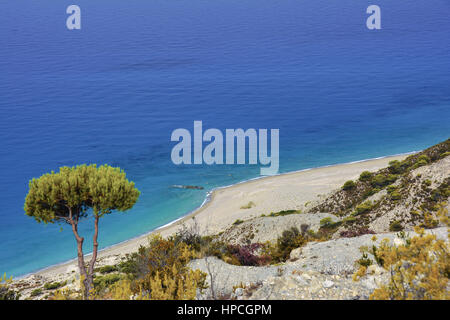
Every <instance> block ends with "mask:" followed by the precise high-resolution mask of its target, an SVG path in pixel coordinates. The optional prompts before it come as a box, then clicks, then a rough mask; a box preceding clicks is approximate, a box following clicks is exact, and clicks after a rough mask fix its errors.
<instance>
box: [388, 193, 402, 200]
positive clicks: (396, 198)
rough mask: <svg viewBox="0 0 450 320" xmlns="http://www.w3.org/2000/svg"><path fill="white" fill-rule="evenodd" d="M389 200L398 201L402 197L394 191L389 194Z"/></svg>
mask: <svg viewBox="0 0 450 320" xmlns="http://www.w3.org/2000/svg"><path fill="white" fill-rule="evenodd" d="M390 198H391V200H394V201H396V200H400V199H401V198H402V195H401V194H400V192H398V191H394V192H392V193H391V194H390Z"/></svg>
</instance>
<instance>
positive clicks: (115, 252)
mask: <svg viewBox="0 0 450 320" xmlns="http://www.w3.org/2000/svg"><path fill="white" fill-rule="evenodd" d="M417 152H420V151H413V152H408V153H402V154H396V155H389V156H383V157H377V158H372V159H363V160H357V161H352V162H347V163H341V164H333V165H325V166H320V167H314V168H306V169H300V170H295V171H289V172H284V173H279V174H277V175H273V176H259V177H255V178H251V179H247V180H244V181H240V182H237V183H235V184H232V185H227V186H222V187H217V188H214V189H212V190H211V191H209V192H208V193H207V195H206V197H205V200H204V201H203V202H202V204H201V205H200V206H199V207H197V208H196V209H194V210H192V211H190V212H189V213H187V214H185V215H184V216H182V217H180V218H178V219H175V220H173V221H171V222H169V223H167V224H165V225H163V226H161V227H157V228H155V229H152V230H150V231H148V232H146V233H144V234H141V235H139V236H136V237H133V238H130V239H127V240H125V241H122V242H119V243H116V244H114V245H111V246H108V247H105V248H103V249H101V250H99V251H98V259H97V261H98V260H100V259H102V258H107V257H110V256H123V255H124V254H126V253H131V252H134V251H137V249H138V248H139V246H140V245H143V244H146V243H147V239H148V237H149V236H150V235H151V234H157V233H159V234H161V235H162V236H163V237H166V236H168V235H170V234H173V233H175V232H176V231H177V229H178V228H179V227H180V226H182V225H183V224H185V223H186V222H188V221H189V220H191V219H192V218H197V217H198V218H199V219H198V220H196V221H197V222H198V223H199V226H200V227H202V228H203V229H205V230H203V232H206V233H215V232H218V231H219V230H220V229H223V230H224V229H226V228H227V227H229V226H230V225H231V224H232V221H233V219H234V218H235V217H236V216H239V218H247V219H248V218H252V217H255V216H254V215H252V214H249V213H253V212H252V211H254V210H251V209H250V210H245V212H244V213H243V214H238V215H236V213H234V214H231V213H230V214H228V213H225V214H224V213H223V212H222V214H221V212H216V211H217V210H212V211H213V212H212V213H211V214H210V215H208V214H207V211H208V208H210V207H211V206H212V205H215V204H216V203H215V200H216V198H217V197H218V196H219V195H221V194H222V195H223V194H224V193H227V195H230V194H231V195H233V194H236V193H238V194H241V193H242V191H241V192H239V189H245V188H246V187H249V186H251V185H254V184H256V185H258V184H259V187H261V186H263V185H265V184H270V182H271V181H272V183H274V182H276V181H277V180H283V179H284V180H292V178H294V179H295V180H297V178H300V181H302V182H306V183H307V182H308V180H307V178H308V177H304V178H306V179H305V180H301V178H302V175H307V173H310V176H311V173H312V175H314V173H317V174H319V176H320V175H321V173H326V172H324V171H331V172H330V173H331V175H336V172H337V176H338V180H345V181H346V180H348V179H350V178H349V175H348V174H345V173H344V171H345V170H339V169H345V168H347V169H349V168H351V170H350V171H352V172H351V173H353V175H354V173H355V172H358V173H360V172H362V171H364V170H365V169H369V168H370V170H375V169H379V168H383V167H385V166H387V164H388V162H389V161H392V160H395V159H403V158H406V157H407V156H409V155H411V154H414V153H417ZM367 167H368V168H367ZM370 170H369V171H370ZM333 171H334V172H333ZM341 171H342V173H341ZM347 171H348V170H347ZM326 177H327V176H326V175H325V178H323V179H325V180H326ZM339 178H342V179H339ZM334 187H336V186H334ZM325 189H328V190H323V191H325V192H326V193H327V192H329V191H332V190H333V189H334V188H333V186H329V187H328V188H325ZM251 190H253V189H251ZM257 192H258V191H257ZM269 192H271V191H269ZM310 193H311V192H310ZM312 193H314V192H312ZM314 195H315V196H318V195H319V194H316V193H314ZM245 196H249V197H251V196H252V195H251V194H246V195H245ZM227 198H230V197H227ZM233 200H234V199H233ZM231 201H232V200H231V199H228V201H226V202H225V203H222V204H224V205H226V206H228V205H229V204H230V203H232V202H231ZM247 201H249V200H247ZM217 202H219V201H217ZM222 202H224V201H222ZM233 202H234V201H233ZM303 202H304V203H305V201H303ZM308 202H309V201H308ZM218 204H219V207H220V203H218ZM275 207H276V206H275ZM221 209H222V211H223V206H222V208H221ZM291 209H292V208H291ZM230 210H232V209H230ZM234 211H236V209H234ZM237 211H242V209H241V210H237ZM280 211H281V210H280ZM205 212H206V215H205V214H204V213H205ZM202 213H203V215H205V216H202ZM261 213H264V212H262V211H261ZM259 214H260V213H259ZM211 218H217V219H215V220H219V221H215V224H216V225H215V226H214V228H213V231H212V232H211V230H209V228H208V227H209V225H210V223H211ZM218 218H220V219H218ZM230 218H231V219H230ZM230 221H231V222H230ZM223 230H222V231H223ZM91 255H92V252H90V253H87V254H85V258H90V256H91ZM73 265H77V259H76V258H74V259H71V260H68V261H65V262H61V263H58V264H54V265H51V266H48V267H45V268H43V269H40V270H37V271H33V272H30V273H27V274H25V275H22V276H19V277H16V278H15V280H21V279H24V278H27V277H30V276H33V275H40V276H49V277H52V276H54V275H55V274H60V273H64V272H66V270H67V269H68V268H70V267H72V266H73Z"/></svg>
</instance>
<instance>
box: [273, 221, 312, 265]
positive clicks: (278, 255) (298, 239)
mask: <svg viewBox="0 0 450 320" xmlns="http://www.w3.org/2000/svg"><path fill="white" fill-rule="evenodd" d="M306 242H307V239H306V238H305V237H304V236H303V235H302V234H301V232H300V231H299V230H298V229H297V228H296V227H292V228H290V229H288V230H285V231H283V233H282V234H281V236H280V237H278V239H277V242H276V245H274V246H273V245H272V246H269V247H268V248H266V250H265V251H266V254H268V255H269V256H270V257H271V258H272V261H274V262H283V261H286V260H287V259H288V258H289V255H290V253H291V251H292V250H293V249H296V248H299V247H301V246H303V245H304V244H306Z"/></svg>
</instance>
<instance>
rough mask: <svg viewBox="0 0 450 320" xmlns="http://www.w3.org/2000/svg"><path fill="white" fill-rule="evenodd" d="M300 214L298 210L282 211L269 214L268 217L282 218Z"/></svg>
mask: <svg viewBox="0 0 450 320" xmlns="http://www.w3.org/2000/svg"><path fill="white" fill-rule="evenodd" d="M299 213H302V212H301V211H300V210H282V211H279V212H271V213H270V214H269V215H268V217H282V216H287V215H290V214H299Z"/></svg>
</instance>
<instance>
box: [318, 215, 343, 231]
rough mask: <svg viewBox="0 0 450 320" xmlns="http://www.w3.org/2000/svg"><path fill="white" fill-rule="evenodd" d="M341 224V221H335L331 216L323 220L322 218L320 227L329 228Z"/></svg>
mask: <svg viewBox="0 0 450 320" xmlns="http://www.w3.org/2000/svg"><path fill="white" fill-rule="evenodd" d="M340 224H341V222H340V221H338V222H334V221H333V220H332V219H331V217H326V218H323V219H322V220H320V227H321V228H328V229H332V228H336V227H338V226H339V225H340Z"/></svg>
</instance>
